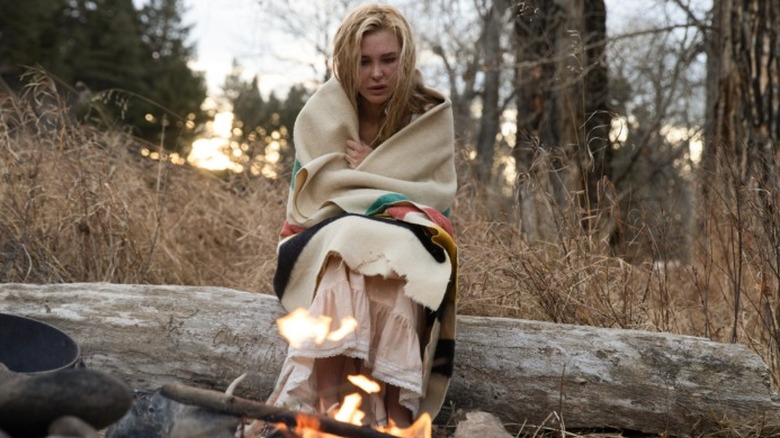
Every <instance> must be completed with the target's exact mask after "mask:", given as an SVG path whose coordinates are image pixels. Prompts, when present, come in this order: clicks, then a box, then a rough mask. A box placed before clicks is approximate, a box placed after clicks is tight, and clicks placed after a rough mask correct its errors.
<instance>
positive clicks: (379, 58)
mask: <svg viewBox="0 0 780 438" xmlns="http://www.w3.org/2000/svg"><path fill="white" fill-rule="evenodd" d="M400 52H401V48H400V46H399V44H398V40H397V39H396V37H395V35H394V34H393V32H392V31H390V30H389V29H381V30H378V31H376V32H372V33H369V34H366V35H364V36H363V42H362V43H361V45H360V78H359V79H360V85H359V86H358V93H359V94H360V96H362V97H363V99H364V100H365V102H366V103H367V104H369V105H371V106H377V107H381V106H383V105H384V104H385V102H387V100H388V99H390V96H392V95H393V92H394V91H395V88H396V84H397V80H396V79H397V76H398V66H399V64H400Z"/></svg>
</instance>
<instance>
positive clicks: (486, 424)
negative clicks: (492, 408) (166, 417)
mask: <svg viewBox="0 0 780 438" xmlns="http://www.w3.org/2000/svg"><path fill="white" fill-rule="evenodd" d="M473 437H479V438H513V435H512V434H510V433H509V432H507V431H506V429H504V425H503V424H501V421H499V420H498V418H496V417H495V416H493V415H491V414H488V413H487V412H481V411H472V412H468V413H466V419H465V420H464V421H461V422H460V423H458V427H457V428H456V429H455V435H453V436H452V438H473Z"/></svg>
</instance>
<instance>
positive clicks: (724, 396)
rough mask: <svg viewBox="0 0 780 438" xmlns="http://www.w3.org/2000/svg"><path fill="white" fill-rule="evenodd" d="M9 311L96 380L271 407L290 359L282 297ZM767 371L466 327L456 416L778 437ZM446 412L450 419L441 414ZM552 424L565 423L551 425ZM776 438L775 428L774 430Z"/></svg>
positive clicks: (731, 349)
mask: <svg viewBox="0 0 780 438" xmlns="http://www.w3.org/2000/svg"><path fill="white" fill-rule="evenodd" d="M0 312H10V313H15V314H18V315H22V316H27V317H31V318H35V319H38V320H41V321H44V322H47V323H49V324H52V325H55V326H57V327H59V328H60V329H62V330H64V331H65V332H66V333H68V334H70V335H71V336H72V337H74V339H76V340H77V342H78V343H79V344H80V346H81V357H82V359H83V360H84V362H85V364H86V366H87V367H92V368H95V369H98V370H102V371H105V372H107V373H109V374H112V375H114V376H117V377H119V378H121V379H123V380H124V381H125V382H126V383H127V384H129V385H130V386H131V387H133V388H135V389H151V390H154V389H157V388H160V387H162V386H163V385H165V384H166V383H170V382H173V381H180V382H185V383H187V384H190V385H194V386H197V387H202V388H206V389H215V390H219V391H223V390H224V389H225V388H226V387H227V386H228V385H229V384H230V382H231V381H232V380H233V379H235V378H236V377H238V376H239V375H241V374H243V373H245V372H248V373H249V376H248V377H247V379H245V380H244V382H242V383H241V385H239V387H238V388H237V389H236V391H235V394H236V395H237V396H241V397H245V398H248V399H252V400H265V398H266V397H267V396H268V394H269V393H270V391H271V389H272V388H273V385H274V383H275V379H276V375H277V373H278V371H279V369H280V368H281V364H282V361H283V360H284V355H285V352H286V344H285V343H284V341H283V340H282V339H281V338H280V337H279V336H278V334H277V331H276V326H275V321H276V319H277V318H278V317H279V316H281V315H282V314H283V310H282V308H281V306H279V304H278V302H277V300H276V299H275V297H272V296H269V295H263V294H255V293H248V292H241V291H236V290H233V289H227V288H218V287H190V286H154V285H122V284H106V283H82V284H48V285H30V284H0ZM778 400H779V399H778V395H777V393H776V392H775V391H774V389H773V388H772V387H771V386H770V380H769V371H768V369H767V367H766V365H765V364H764V363H763V361H762V360H761V358H760V357H759V356H758V355H757V354H756V353H755V352H753V351H752V350H750V349H749V348H747V347H746V346H744V345H739V344H721V343H716V342H711V341H709V340H706V339H703V338H697V337H690V336H678V335H671V334H666V333H652V332H644V331H631V330H616V329H603V328H595V327H585V326H572V325H562V324H552V323H544V322H535V321H525V320H514V319H505V318H485V317H468V316H459V318H458V335H457V338H456V365H455V370H454V376H453V379H452V382H451V386H450V391H449V393H448V406H452V407H454V408H456V409H464V410H482V411H487V412H491V413H493V414H495V415H496V416H498V417H499V418H501V419H502V420H503V421H505V422H508V423H515V424H522V423H526V424H535V425H542V424H543V423H545V425H546V426H550V427H565V428H567V429H570V430H572V429H582V428H615V429H619V430H630V431H639V432H644V433H668V434H671V435H678V436H679V435H694V434H696V435H698V434H700V433H706V432H712V431H716V430H721V429H722V428H724V427H735V426H746V427H752V428H755V427H764V428H766V429H765V430H770V428H774V427H777V426H778V425H780V409H778V407H780V406H779V405H778ZM446 414H447V412H446V411H445V412H444V413H443V414H442V415H446ZM550 418H554V419H556V422H555V423H554V424H552V423H551V422H550V421H549V420H550ZM772 430H778V429H772Z"/></svg>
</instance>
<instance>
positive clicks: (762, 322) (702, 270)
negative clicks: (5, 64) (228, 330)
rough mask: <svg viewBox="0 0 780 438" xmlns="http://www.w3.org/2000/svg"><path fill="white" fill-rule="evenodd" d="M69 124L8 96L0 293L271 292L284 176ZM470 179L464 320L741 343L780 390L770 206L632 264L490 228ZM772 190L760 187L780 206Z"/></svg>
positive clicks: (722, 213) (563, 239)
mask: <svg viewBox="0 0 780 438" xmlns="http://www.w3.org/2000/svg"><path fill="white" fill-rule="evenodd" d="M69 111H70V110H69V109H68V108H67V106H66V104H65V102H63V101H61V100H60V98H59V97H58V93H57V91H56V87H55V85H54V84H53V83H51V82H49V81H47V80H45V79H39V80H38V81H37V82H35V83H33V84H31V85H30V86H29V87H28V88H27V89H26V90H25V93H24V94H23V95H21V96H13V95H6V96H4V97H2V98H1V99H0V169H1V170H0V178H1V181H2V183H1V184H0V282H23V283H52V282H116V283H154V284H162V283H167V284H186V285H218V286H225V287H231V288H236V289H241V290H247V291H253V292H259V293H270V285H271V278H272V275H273V271H274V268H275V263H276V259H275V249H276V243H277V238H278V231H279V228H280V226H281V221H282V219H283V216H284V203H285V200H286V195H287V186H288V183H287V181H288V177H284V176H283V177H282V178H280V179H279V180H266V179H262V178H257V179H246V178H245V177H242V176H231V175H227V176H225V177H223V178H217V177H215V176H213V175H211V174H209V173H205V172H201V171H198V170H196V169H193V168H190V167H186V166H178V165H173V164H171V162H170V161H167V160H165V159H162V160H160V161H152V160H149V159H146V158H142V157H141V156H140V155H139V154H138V153H137V150H138V148H139V145H138V141H137V140H135V139H133V138H132V137H130V136H128V135H125V134H123V133H119V132H105V131H98V130H95V129H92V128H90V127H87V126H83V125H80V124H77V123H75V122H73V121H72V120H71V118H70V117H69V116H68V114H69ZM468 175H469V173H468V172H462V181H461V188H460V193H459V195H458V198H457V204H456V206H455V208H454V212H455V215H454V224H455V228H456V234H457V240H458V242H459V253H460V263H461V271H460V278H459V281H460V307H459V311H460V312H461V313H465V314H475V315H490V316H504V317H518V318H526V319H538V320H547V321H555V322H561V323H574V324H589V325H595V326H604V327H620V328H628V329H645V330H653V331H667V332H673V333H680V334H688V335H696V336H705V337H709V338H712V339H714V340H718V341H724V342H731V341H736V342H742V343H745V344H746V345H748V346H750V347H751V348H753V349H754V350H755V351H757V352H758V353H759V354H760V355H761V356H762V357H763V358H764V359H765V360H766V362H767V363H768V364H769V365H770V368H771V372H772V377H773V380H774V382H775V383H777V382H778V381H780V361H779V360H778V353H777V352H778V333H780V329H779V326H780V323H778V314H780V312H779V311H778V301H779V300H780V297H779V295H780V291H779V290H780V288H778V278H780V274H778V272H780V270H778V262H777V261H778V260H780V256H778V250H777V248H778V247H780V245H778V244H777V235H778V233H777V232H778V230H780V226H778V225H777V224H778V220H777V213H776V212H774V211H773V210H772V211H770V210H768V209H767V205H768V204H767V202H769V201H772V200H773V199H774V198H771V199H769V201H767V198H764V203H760V202H758V201H759V200H761V199H760V198H757V197H749V196H748V195H749V194H750V193H753V192H755V190H754V189H749V188H748V189H745V188H743V187H741V186H739V185H733V186H732V190H731V192H730V193H731V195H729V196H725V195H724V197H721V198H717V197H715V198H714V200H713V201H712V205H708V206H699V210H701V211H708V212H709V214H708V215H705V216H703V217H702V218H701V219H700V222H699V226H698V227H697V229H696V230H691V232H692V233H693V232H694V231H698V232H696V233H694V234H695V237H694V238H693V239H692V241H693V242H694V247H693V249H692V250H691V254H692V257H691V259H690V260H687V261H666V262H664V261H655V262H653V261H652V260H650V261H647V262H642V263H639V262H635V263H627V262H626V261H624V260H623V259H622V258H621V257H619V255H618V256H615V255H612V256H607V255H604V254H603V252H602V251H599V250H596V249H594V248H595V247H594V245H592V240H593V238H594V236H592V235H588V234H587V233H586V232H584V231H582V228H581V227H566V228H561V230H559V233H558V236H557V241H556V242H555V243H548V244H534V245H529V244H528V243H527V242H526V241H525V239H523V236H522V235H521V231H520V230H521V229H520V226H519V223H518V222H515V221H513V220H496V219H495V218H494V217H493V215H492V214H491V213H490V208H488V206H486V205H485V201H484V199H483V198H482V197H481V196H480V195H479V193H481V191H480V190H478V189H477V184H476V183H475V182H474V181H473V180H471V179H470V178H469V177H468ZM771 184H773V185H772V186H766V187H762V188H761V190H763V191H764V192H768V193H775V194H776V193H778V191H777V190H778V188H779V187H780V183H778V182H777V181H772V182H771ZM765 185H767V184H765ZM751 190H752V191H751ZM738 195H741V196H744V198H742V199H744V201H743V202H742V204H736V203H735V200H736V199H737V198H739V196H738ZM773 196H776V195H773ZM748 201H749V202H748ZM770 204H771V203H770Z"/></svg>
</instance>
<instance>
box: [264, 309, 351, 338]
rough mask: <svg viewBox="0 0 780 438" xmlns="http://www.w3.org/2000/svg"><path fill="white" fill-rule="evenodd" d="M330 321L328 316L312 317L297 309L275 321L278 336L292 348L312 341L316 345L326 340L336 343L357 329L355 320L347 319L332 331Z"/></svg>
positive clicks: (304, 310)
mask: <svg viewBox="0 0 780 438" xmlns="http://www.w3.org/2000/svg"><path fill="white" fill-rule="evenodd" d="M332 321H333V319H332V318H330V317H329V316H324V315H320V316H313V315H311V314H310V313H309V311H307V310H306V309H303V308H299V309H295V310H293V311H292V312H290V313H289V314H287V315H286V316H283V317H281V318H279V319H277V320H276V325H277V327H279V334H281V335H282V336H284V338H285V339H287V342H289V343H290V345H291V346H293V347H300V346H301V345H303V343H304V342H306V341H313V342H314V343H315V344H317V345H321V344H322V343H323V342H325V340H326V339H327V340H330V341H338V340H341V339H343V338H344V337H345V336H347V335H349V334H350V333H352V332H353V331H355V328H356V327H357V321H356V320H355V318H352V317H348V318H344V319H342V320H341V325H340V326H339V328H338V329H336V330H333V331H332V330H331V329H330V326H331V322H332Z"/></svg>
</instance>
